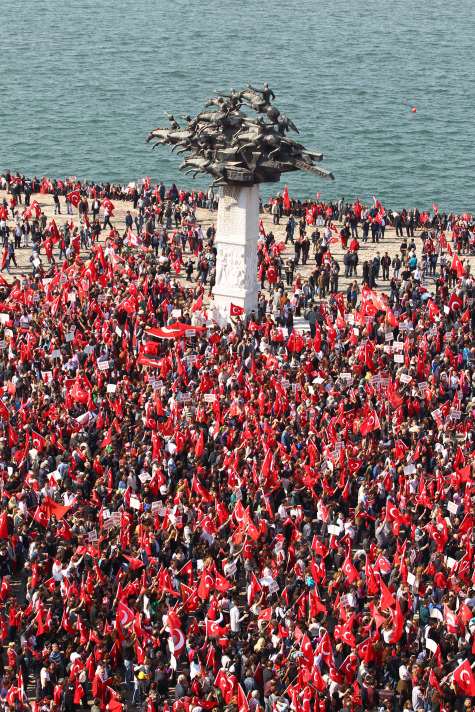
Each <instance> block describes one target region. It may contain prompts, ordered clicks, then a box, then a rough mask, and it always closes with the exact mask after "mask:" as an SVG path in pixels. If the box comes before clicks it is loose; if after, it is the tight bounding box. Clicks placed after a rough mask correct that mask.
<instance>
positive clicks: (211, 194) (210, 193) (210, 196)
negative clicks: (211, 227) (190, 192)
mask: <svg viewBox="0 0 475 712" xmlns="http://www.w3.org/2000/svg"><path fill="white" fill-rule="evenodd" d="M207 198H208V210H209V211H210V212H211V211H212V210H213V203H214V190H213V188H212V187H211V186H210V187H209V189H208V195H207Z"/></svg>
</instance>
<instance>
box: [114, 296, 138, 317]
mask: <svg viewBox="0 0 475 712" xmlns="http://www.w3.org/2000/svg"><path fill="white" fill-rule="evenodd" d="M117 308H118V309H123V310H124V311H126V312H127V314H133V313H134V312H135V310H136V306H135V299H134V297H126V299H124V300H123V301H122V302H121V303H120V304H119V306H118V307H117Z"/></svg>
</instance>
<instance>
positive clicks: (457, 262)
mask: <svg viewBox="0 0 475 712" xmlns="http://www.w3.org/2000/svg"><path fill="white" fill-rule="evenodd" d="M450 269H451V270H455V271H456V272H457V277H458V279H460V278H461V277H463V275H464V274H467V273H466V271H465V268H464V266H463V264H462V261H461V259H460V257H459V256H458V255H457V253H456V252H454V256H453V258H452V264H451V265H450Z"/></svg>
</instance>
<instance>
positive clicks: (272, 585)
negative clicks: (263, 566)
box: [267, 581, 279, 593]
mask: <svg viewBox="0 0 475 712" xmlns="http://www.w3.org/2000/svg"><path fill="white" fill-rule="evenodd" d="M267 590H268V592H269V593H277V591H278V590H279V584H278V583H277V581H272V583H270V584H269V586H268V587H267Z"/></svg>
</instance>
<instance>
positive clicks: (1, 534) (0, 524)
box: [0, 512, 8, 539]
mask: <svg viewBox="0 0 475 712" xmlns="http://www.w3.org/2000/svg"><path fill="white" fill-rule="evenodd" d="M0 539H8V526H7V513H6V512H3V513H2V514H0Z"/></svg>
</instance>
